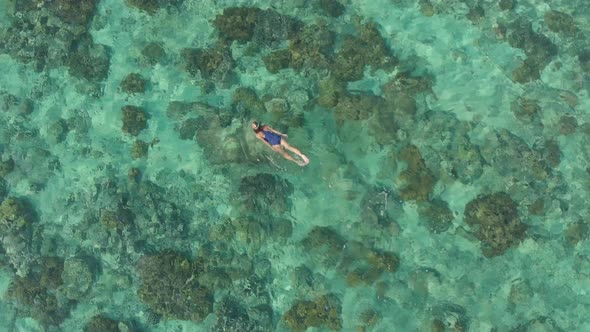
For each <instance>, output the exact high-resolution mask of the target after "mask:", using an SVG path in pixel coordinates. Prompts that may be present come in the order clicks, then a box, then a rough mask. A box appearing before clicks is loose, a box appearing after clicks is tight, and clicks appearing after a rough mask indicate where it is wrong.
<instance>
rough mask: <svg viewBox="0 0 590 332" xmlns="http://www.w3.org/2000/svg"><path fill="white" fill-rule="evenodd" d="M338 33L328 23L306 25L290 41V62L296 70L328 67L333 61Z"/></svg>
mask: <svg viewBox="0 0 590 332" xmlns="http://www.w3.org/2000/svg"><path fill="white" fill-rule="evenodd" d="M335 39H336V34H335V33H334V32H333V31H331V30H330V29H329V28H328V26H327V25H326V24H310V25H306V26H305V27H304V28H303V30H302V31H301V32H300V33H298V34H297V35H295V36H294V37H293V38H292V39H291V40H290V42H289V52H290V53H291V54H290V57H289V58H290V59H289V61H290V63H289V66H290V67H291V68H293V69H294V70H295V71H302V70H303V69H306V68H316V69H328V68H329V67H330V64H331V63H332V62H333V55H332V53H333V49H334V42H335Z"/></svg>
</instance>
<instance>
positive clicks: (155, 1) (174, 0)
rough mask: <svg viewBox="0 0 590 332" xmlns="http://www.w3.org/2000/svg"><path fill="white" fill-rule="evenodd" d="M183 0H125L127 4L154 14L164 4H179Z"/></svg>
mask: <svg viewBox="0 0 590 332" xmlns="http://www.w3.org/2000/svg"><path fill="white" fill-rule="evenodd" d="M183 1H184V0H125V2H126V3H127V5H128V6H130V7H134V8H137V9H139V10H141V11H143V12H146V13H147V14H149V15H154V14H156V13H157V12H158V10H160V9H161V8H164V7H166V6H169V5H172V6H179V5H181V4H182V2H183Z"/></svg>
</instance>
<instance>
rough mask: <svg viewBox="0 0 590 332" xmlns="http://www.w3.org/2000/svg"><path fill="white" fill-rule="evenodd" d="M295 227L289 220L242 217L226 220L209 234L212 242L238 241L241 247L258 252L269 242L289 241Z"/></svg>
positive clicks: (215, 226) (214, 227)
mask: <svg viewBox="0 0 590 332" xmlns="http://www.w3.org/2000/svg"><path fill="white" fill-rule="evenodd" d="M292 232H293V226H292V224H291V222H290V221H289V220H287V219H281V218H258V219H254V217H241V218H236V219H231V218H225V219H224V221H223V222H220V223H218V224H216V225H214V226H213V227H212V228H211V230H210V233H209V240H211V241H232V240H234V241H237V242H239V243H240V245H241V246H243V247H245V248H249V249H252V250H254V252H258V250H259V249H260V248H261V247H262V246H263V245H264V244H265V243H267V242H268V241H271V240H280V239H287V238H289V237H290V236H291V233H292Z"/></svg>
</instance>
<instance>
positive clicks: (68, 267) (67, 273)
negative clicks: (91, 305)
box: [61, 257, 97, 301]
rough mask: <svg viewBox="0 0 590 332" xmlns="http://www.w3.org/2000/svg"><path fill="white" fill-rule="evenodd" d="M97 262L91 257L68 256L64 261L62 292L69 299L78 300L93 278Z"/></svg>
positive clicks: (88, 287)
mask: <svg viewBox="0 0 590 332" xmlns="http://www.w3.org/2000/svg"><path fill="white" fill-rule="evenodd" d="M96 266H97V263H96V262H95V261H94V259H93V258H91V257H69V258H67V259H66V260H65V261H64V266H63V272H62V274H61V278H62V280H63V287H62V292H63V294H64V295H65V296H66V297H67V298H68V299H70V300H73V301H79V300H80V299H82V298H83V297H84V295H85V294H86V293H87V292H88V290H89V289H90V287H91V286H92V283H93V282H94V279H95V274H96V270H97V268H96Z"/></svg>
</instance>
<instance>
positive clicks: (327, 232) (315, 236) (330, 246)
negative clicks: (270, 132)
mask: <svg viewBox="0 0 590 332" xmlns="http://www.w3.org/2000/svg"><path fill="white" fill-rule="evenodd" d="M302 243H303V245H304V246H305V248H306V250H313V251H314V252H317V253H319V254H321V256H322V257H324V256H336V255H339V254H340V253H341V252H342V248H343V247H344V244H345V243H346V240H345V239H344V238H342V236H340V234H338V233H337V232H336V231H334V230H333V229H332V228H330V227H322V226H316V227H314V228H313V229H312V230H311V232H309V234H307V236H306V237H305V239H304V240H303V242H302Z"/></svg>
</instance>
